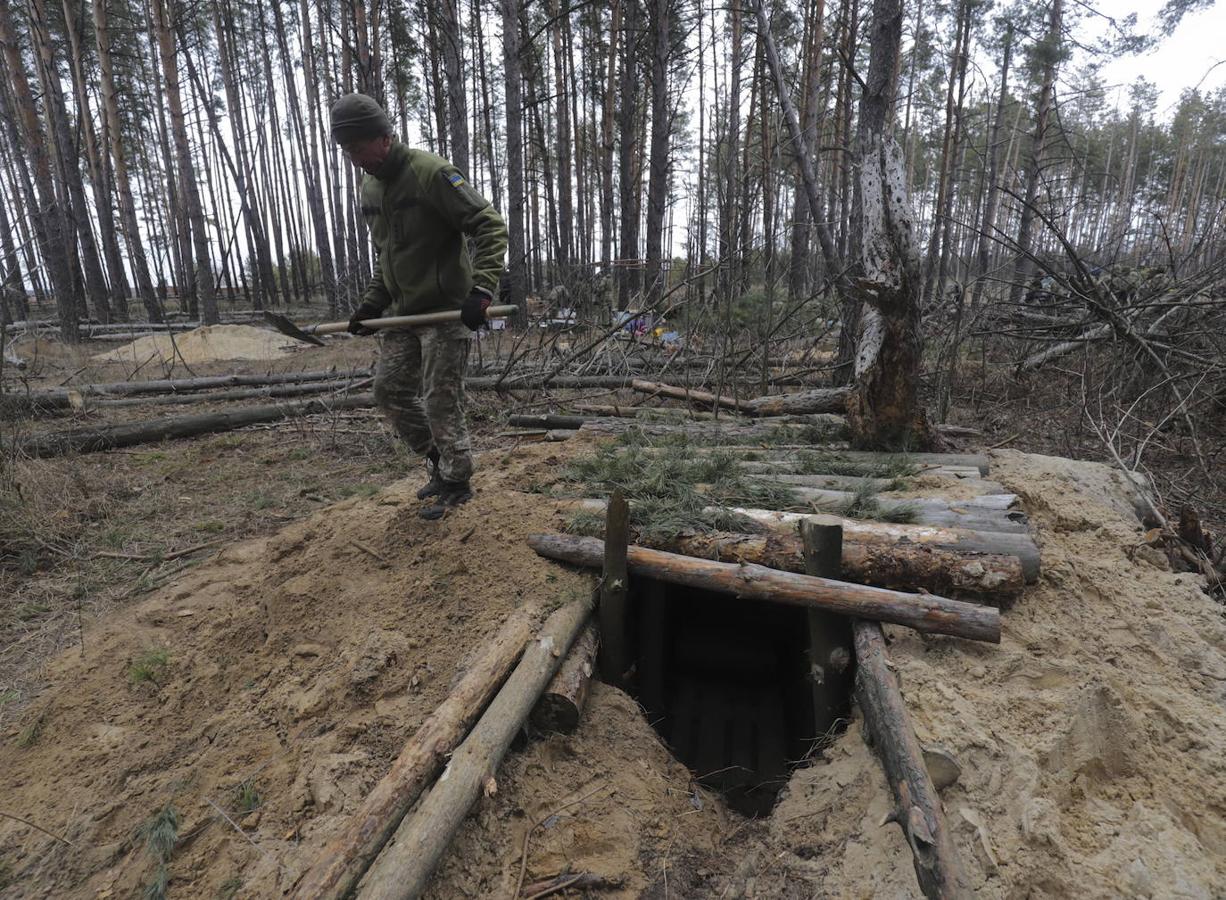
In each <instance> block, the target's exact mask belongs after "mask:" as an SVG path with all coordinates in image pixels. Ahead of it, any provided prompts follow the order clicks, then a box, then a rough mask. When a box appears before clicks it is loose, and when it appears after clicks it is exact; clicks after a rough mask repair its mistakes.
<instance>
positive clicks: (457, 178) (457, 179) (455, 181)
mask: <svg viewBox="0 0 1226 900" xmlns="http://www.w3.org/2000/svg"><path fill="white" fill-rule="evenodd" d="M447 180H448V181H450V182H451V186H452V187H459V186H460V185H462V184H463V183H464V176H463V175H461V174H460V173H459V172H452V173H451V174H450V175H448V176H447Z"/></svg>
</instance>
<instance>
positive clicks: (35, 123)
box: [0, 0, 81, 344]
mask: <svg viewBox="0 0 1226 900" xmlns="http://www.w3.org/2000/svg"><path fill="white" fill-rule="evenodd" d="M0 45H3V47H2V49H3V55H4V65H5V68H7V69H8V78H9V81H10V83H11V84H12V87H13V98H14V100H15V101H16V104H17V108H16V110H12V109H7V108H6V109H0V113H2V114H3V115H2V118H3V119H4V120H5V121H7V122H8V123H9V127H10V132H9V133H10V137H11V139H12V140H13V146H14V148H15V149H17V148H21V149H23V150H24V151H25V153H26V154H27V156H28V157H29V159H30V162H31V164H32V168H33V170H34V177H33V183H34V186H35V187H36V188H37V192H38V196H37V205H36V206H35V205H31V207H30V208H29V210H28V212H29V215H30V219H31V221H32V222H33V224H34V230H35V234H36V235H37V238H38V244H39V253H40V254H41V255H42V258H43V262H44V263H45V265H46V268H47V274H48V276H49V277H50V281H51V290H52V293H54V294H55V306H56V311H57V312H58V314H59V320H60V335H61V337H62V338H63V340H64V341H65V343H69V344H75V343H78V342H79V341H80V339H81V336H80V331H79V330H78V328H77V309H76V303H75V299H74V297H75V295H74V290H73V284H72V281H73V273H72V269H71V262H70V259H69V255H68V252H67V248H68V242H69V241H70V240H71V237H70V232H69V229H68V223H67V221H66V218H65V215H64V209H63V207H62V206H61V205H60V202H59V198H58V197H57V196H56V192H55V183H54V181H53V178H52V174H51V158H50V154H49V153H48V151H47V138H46V135H45V133H44V132H43V128H42V124H41V123H40V122H39V120H38V112H37V109H36V107H35V105H34V94H33V92H32V91H31V90H30V82H29V79H28V78H27V77H26V72H25V69H24V68H23V66H22V60H21V51H20V45H19V44H18V42H17V31H16V28H15V27H14V23H13V11H12V7H11V6H10V5H9V0H0ZM0 95H3V100H0V102H2V103H3V104H4V106H5V107H7V106H8V105H9V100H8V92H7V91H0ZM18 122H20V128H21V134H20V137H19V135H18V131H17V126H18ZM28 199H30V200H33V199H34V198H33V197H30V198H28Z"/></svg>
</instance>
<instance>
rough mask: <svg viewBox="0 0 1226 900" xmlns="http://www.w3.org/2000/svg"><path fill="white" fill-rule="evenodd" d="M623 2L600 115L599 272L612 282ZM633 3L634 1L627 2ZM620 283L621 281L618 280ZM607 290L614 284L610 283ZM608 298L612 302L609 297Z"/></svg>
mask: <svg viewBox="0 0 1226 900" xmlns="http://www.w3.org/2000/svg"><path fill="white" fill-rule="evenodd" d="M622 2H623V0H613V11H612V13H611V14H610V15H611V24H610V26H609V51H608V52H609V58H608V60H607V61H606V63H607V64H606V72H607V74H606V76H605V79H604V97H603V102H602V105H601V115H600V272H601V275H602V276H603V277H604V278H608V279H611V278H612V275H611V268H612V265H613V227H614V226H613V221H614V214H613V202H614V201H613V149H614V146H615V145H614V139H613V110H614V108H615V103H614V99H615V97H616V96H617V90H616V81H615V78H616V73H617V49H618V47H617V41H618V38H619V37H621V10H622ZM628 2H631V3H633V2H635V0H628ZM619 280H620V279H619ZM609 287H610V290H612V288H613V283H612V281H611V280H610V282H609ZM608 299H612V298H611V297H610V298H608Z"/></svg>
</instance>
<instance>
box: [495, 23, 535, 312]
mask: <svg viewBox="0 0 1226 900" xmlns="http://www.w3.org/2000/svg"><path fill="white" fill-rule="evenodd" d="M500 2H501V5H502V52H503V65H504V68H505V70H506V81H507V84H506V117H507V277H508V282H509V287H510V292H509V296H508V297H507V300H506V302H507V303H512V304H514V305H516V306H518V307H519V308H520V310H522V311H523V312H522V314H521V318H522V319H523V321H527V310H526V309H525V307H524V298H525V297H526V296H527V280H528V279H527V272H526V265H527V259H526V258H525V252H524V250H525V247H524V131H523V114H524V102H523V96H522V93H521V92H522V76H521V60H520V52H519V3H518V0H500Z"/></svg>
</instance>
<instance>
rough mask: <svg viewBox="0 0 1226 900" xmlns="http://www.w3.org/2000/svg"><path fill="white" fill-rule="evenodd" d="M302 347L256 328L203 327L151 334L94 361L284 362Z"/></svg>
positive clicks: (137, 362) (281, 336) (282, 336)
mask: <svg viewBox="0 0 1226 900" xmlns="http://www.w3.org/2000/svg"><path fill="white" fill-rule="evenodd" d="M301 346H302V345H301V344H299V343H297V342H296V341H294V340H293V339H291V338H287V337H286V336H285V335H283V334H280V333H279V332H276V331H269V330H268V329H266V328H256V327H255V326H253V325H202V326H201V327H199V328H194V329H192V330H191V331H184V332H181V333H179V334H174V335H170V334H148V335H145V336H144V337H140V338H137V339H136V340H134V341H133V342H132V343H130V344H124V345H123V346H122V347H117V348H115V349H114V350H110V351H108V352H106V353H99V354H98V355H96V356H93V357H91V358H92V359H93V361H94V362H120V363H131V364H133V365H141V364H143V363H147V362H149V361H150V360H160V361H162V362H165V363H171V362H183V363H187V364H188V365H192V364H195V363H209V362H218V361H221V360H230V359H250V360H261V359H281V358H282V357H285V356H289V355H291V354H292V353H293V352H294V351H295V350H297V349H298V348H299V347H301Z"/></svg>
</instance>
